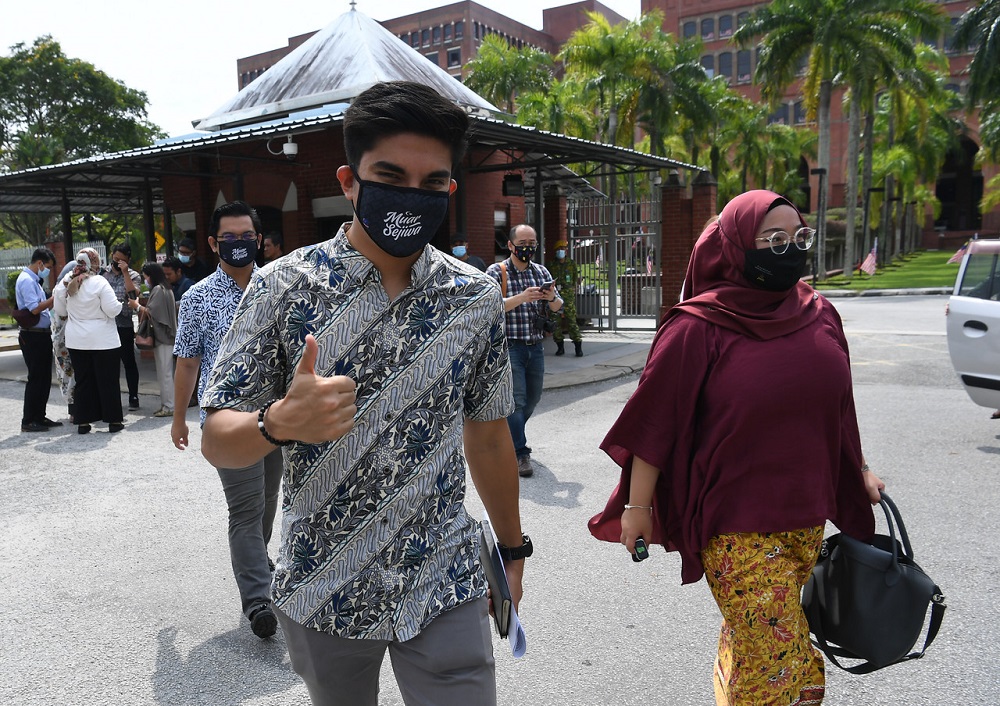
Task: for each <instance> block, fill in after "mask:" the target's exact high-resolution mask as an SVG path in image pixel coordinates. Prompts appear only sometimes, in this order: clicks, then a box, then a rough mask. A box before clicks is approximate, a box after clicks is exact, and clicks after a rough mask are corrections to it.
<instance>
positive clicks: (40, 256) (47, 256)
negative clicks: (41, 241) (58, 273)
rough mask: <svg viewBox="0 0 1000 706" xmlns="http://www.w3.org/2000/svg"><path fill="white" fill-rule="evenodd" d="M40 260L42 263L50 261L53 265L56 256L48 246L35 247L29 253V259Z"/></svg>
mask: <svg viewBox="0 0 1000 706" xmlns="http://www.w3.org/2000/svg"><path fill="white" fill-rule="evenodd" d="M39 260H41V261H42V262H44V263H49V262H51V263H52V264H53V265H54V264H56V256H55V253H53V252H52V251H51V250H49V249H48V248H35V252H33V253H31V261H32V262H38V261H39Z"/></svg>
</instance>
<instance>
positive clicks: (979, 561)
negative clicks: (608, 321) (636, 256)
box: [0, 297, 1000, 706]
mask: <svg viewBox="0 0 1000 706" xmlns="http://www.w3.org/2000/svg"><path fill="white" fill-rule="evenodd" d="M945 301H946V299H945V298H944V297H890V298H882V299H874V298H872V299H869V298H865V299H852V300H840V301H837V302H835V303H836V305H837V307H838V309H839V310H840V311H841V312H842V315H843V318H844V322H845V327H846V328H847V331H848V337H849V341H850V343H851V347H852V357H853V364H854V371H855V396H856V399H857V405H858V410H859V415H860V419H861V427H862V438H863V440H864V444H865V451H866V454H867V457H868V459H869V461H870V462H871V464H872V466H873V467H874V468H875V469H876V470H877V472H878V473H879V474H880V475H881V476H882V477H883V479H885V481H886V482H887V483H888V486H889V491H890V493H891V494H892V496H893V498H894V499H895V500H896V502H897V504H898V505H899V507H900V509H901V511H902V513H903V516H904V518H905V520H906V523H907V528H908V530H909V533H910V537H911V539H912V542H913V546H914V551H915V554H916V559H917V561H918V562H920V563H921V565H922V566H923V567H924V568H925V569H926V570H927V572H928V573H929V574H930V575H931V576H932V577H933V578H934V579H935V580H936V581H937V582H938V583H939V584H940V585H941V587H942V588H943V590H944V592H945V593H946V595H947V599H948V605H949V608H948V611H947V615H946V617H945V622H944V626H943V628H942V631H941V634H940V635H939V637H938V639H937V641H936V642H935V644H934V645H933V647H932V648H931V649H930V651H929V652H928V654H927V656H926V657H925V658H924V659H923V660H920V661H917V662H911V663H908V664H904V665H897V666H894V667H890V668H888V669H885V670H882V671H880V672H877V673H875V674H873V675H869V676H866V677H854V676H851V675H849V674H847V673H845V672H841V671H839V670H837V669H836V668H835V667H832V666H830V667H828V676H827V686H828V697H827V703H830V704H837V705H838V706H840V705H855V704H856V705H871V704H887V705H888V704H908V705H911V706H923V705H926V706H938V705H941V706H943V705H951V704H963V705H973V704H975V705H983V706H986V705H990V706H994V705H995V704H997V703H998V700H1000V699H998V697H997V693H998V687H1000V641H998V640H997V637H996V635H997V626H998V625H1000V600H998V598H1000V595H998V593H1000V590H998V588H997V586H998V584H1000V581H998V570H997V568H996V567H997V565H998V561H997V547H996V543H995V542H994V541H993V540H994V538H996V537H997V536H998V535H1000V519H998V513H997V511H996V506H997V501H998V499H1000V482H998V473H997V462H998V456H997V455H998V454H1000V421H992V420H990V419H989V412H990V410H986V409H983V408H979V407H976V406H975V405H973V404H972V403H971V402H970V401H969V400H968V398H967V397H966V396H965V393H964V392H963V391H962V389H961V386H960V385H959V384H958V383H957V381H956V380H955V378H954V375H953V373H952V372H951V369H950V365H949V363H948V358H947V347H946V342H945V338H944V335H943V331H944V319H943V310H944V303H945ZM635 382H636V378H635V377H632V378H626V379H624V380H619V381H614V382H605V383H598V384H593V385H588V386H584V387H577V388H570V389H564V390H558V391H550V392H547V393H546V395H545V397H544V398H543V400H542V403H541V405H540V406H539V408H538V411H537V412H536V415H535V417H534V418H533V419H532V420H531V422H530V423H529V427H528V432H529V442H530V443H531V444H532V446H533V448H534V456H535V459H536V461H537V462H538V470H537V472H536V474H535V476H534V477H533V478H531V479H527V480H524V481H523V482H522V515H523V518H524V526H525V529H526V531H527V532H529V533H530V534H531V536H532V538H533V539H534V542H535V544H536V547H537V548H536V552H535V556H534V557H532V558H531V559H530V560H529V562H528V567H527V575H526V581H525V583H526V594H525V599H524V602H523V603H522V618H523V622H524V625H525V627H526V629H527V632H528V654H527V656H526V657H524V658H523V659H520V660H514V659H513V658H512V657H511V656H510V653H509V650H507V645H506V643H504V642H500V641H499V640H497V641H495V643H494V645H495V649H496V653H497V673H498V692H499V701H500V703H502V704H531V705H532V706H564V705H577V704H580V705H589V704H593V705H595V706H597V705H604V704H623V705H625V704H628V705H636V706H638V705H640V704H664V705H671V706H673V705H682V704H683V705H687V704H693V705H694V704H697V705H706V706H707V705H708V704H711V703H713V698H712V690H711V661H712V656H713V654H714V650H715V642H716V638H717V632H718V623H719V617H718V611H717V609H716V608H715V606H714V604H713V603H712V601H711V598H710V596H709V592H708V589H707V587H706V586H705V584H704V582H700V583H698V584H695V585H691V586H684V587H682V586H681V585H680V579H679V561H678V560H677V558H676V557H675V556H672V555H667V554H664V553H663V552H662V551H660V550H659V548H657V547H654V548H653V549H652V552H651V553H652V557H651V559H650V560H648V561H646V562H643V563H642V564H634V563H633V562H632V561H631V560H630V559H629V557H628V555H627V554H626V553H625V551H624V549H622V548H621V547H620V546H617V545H611V544H604V543H600V542H597V541H595V540H593V539H592V538H591V537H590V535H589V534H588V532H587V529H586V521H587V519H588V518H589V517H590V516H591V515H592V514H593V513H594V512H596V511H597V510H598V509H600V508H601V507H602V506H603V504H604V502H605V500H606V499H607V496H608V494H609V492H610V491H611V489H612V487H613V486H614V484H615V482H616V480H617V473H616V469H615V467H614V466H613V464H612V463H611V462H610V461H609V460H608V459H607V458H606V457H604V456H603V454H601V453H600V452H599V451H598V449H597V444H598V442H599V441H600V439H601V438H602V436H603V434H604V432H605V431H606V430H607V429H608V427H609V426H610V424H611V423H612V421H613V420H614V418H615V416H616V414H617V413H618V411H619V410H620V409H621V407H622V405H623V404H624V402H625V400H626V399H627V398H628V396H629V394H630V393H631V391H632V390H633V389H634V387H635ZM53 394H54V396H55V395H57V394H58V393H57V392H56V391H54V393H53ZM22 395H23V387H22V385H20V384H18V383H14V382H0V415H2V416H3V418H4V419H5V420H6V421H5V422H3V424H2V425H0V426H3V427H4V428H5V429H13V428H15V425H16V422H17V420H18V419H19V418H20V406H21V399H22ZM803 403H804V404H807V403H809V401H808V400H803ZM190 416H191V418H192V419H194V418H195V415H194V414H193V413H192V414H191V415H190ZM129 421H130V425H129V427H128V428H127V429H126V430H125V431H124V432H123V433H121V434H117V435H109V434H106V433H98V432H96V431H95V433H92V434H90V435H88V436H78V435H76V434H75V433H71V432H75V429H74V428H67V429H65V430H64V432H63V433H57V434H47V435H31V434H17V433H15V434H9V433H8V434H7V436H6V438H3V439H2V440H0V452H2V453H0V477H2V478H3V479H4V482H3V483H2V484H0V507H2V508H3V512H2V513H0V547H2V551H3V556H4V559H5V561H4V562H3V567H4V569H3V579H4V581H3V586H4V589H5V591H4V600H3V601H2V602H0V621H2V629H0V674H2V678H0V704H4V705H7V704H10V705H12V706H29V705H36V704H37V705H46V706H48V705H50V704H70V705H76V704H80V705H86V706H99V705H104V704H115V705H118V704H176V705H178V706H181V705H183V706H194V705H200V704H204V705H211V706H236V705H238V704H245V705H264V704H268V705H271V704H273V705H275V706H284V705H286V704H307V703H308V699H307V697H306V694H305V690H304V688H303V687H302V686H301V685H300V683H299V682H298V679H297V677H296V676H295V674H294V673H292V672H291V670H290V667H289V664H288V658H287V654H286V652H285V648H284V644H283V641H282V640H281V639H280V633H279V636H278V637H277V638H276V639H272V640H267V641H260V640H258V639H257V638H255V637H254V636H253V635H252V634H251V633H250V631H249V629H248V627H247V624H246V621H245V619H244V618H243V617H242V615H241V613H240V610H239V603H238V598H237V595H236V590H235V586H234V583H233V578H232V575H231V571H230V567H229V558H228V551H227V547H226V541H225V525H226V513H225V503H224V500H223V496H222V491H221V489H220V487H219V482H218V480H217V477H216V475H215V473H214V471H213V470H212V468H211V467H210V466H208V464H207V463H206V462H205V461H204V460H203V459H202V458H201V457H200V455H199V454H198V453H197V451H192V450H189V451H186V452H184V453H181V452H179V451H177V450H175V449H174V448H173V446H172V445H171V444H170V441H169V433H168V429H169V420H165V419H155V418H152V417H141V418H140V417H137V416H134V415H131V416H130V419H129ZM193 426H195V427H196V426H197V425H196V423H195V424H194V425H193ZM193 437H194V442H195V447H197V442H198V432H197V431H194V433H193ZM471 495H472V496H473V497H472V498H471V500H470V503H469V505H470V509H471V511H472V512H473V513H475V514H476V515H477V516H478V515H479V514H480V506H479V504H478V500H477V499H476V498H475V496H474V493H471ZM276 541H277V540H275V542H276ZM386 663H387V664H386V667H385V670H384V672H383V680H382V684H383V698H382V703H383V704H385V705H386V706H396V705H398V704H401V700H400V698H399V694H398V690H397V689H396V687H395V685H394V683H393V680H392V675H391V672H390V671H389V668H388V660H386Z"/></svg>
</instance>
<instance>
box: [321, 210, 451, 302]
mask: <svg viewBox="0 0 1000 706" xmlns="http://www.w3.org/2000/svg"><path fill="white" fill-rule="evenodd" d="M350 224H351V222H350V221H348V222H347V223H344V224H343V225H342V226H340V230H339V231H338V232H337V235H335V236H334V238H333V240H332V241H331V248H330V250H331V252H330V255H331V256H333V257H336V258H338V259H339V260H340V261H341V262H342V263H343V265H344V269H345V270H346V271H347V274H348V276H349V277H350V278H351V279H352V280H354V281H356V282H363V281H364V280H365V278H367V277H369V276H370V275H371V271H372V270H373V269H375V265H373V264H372V261H371V260H369V259H368V258H367V257H365V256H364V255H362V254H361V253H360V252H358V251H357V250H355V249H354V246H353V245H351V241H350V240H348V239H347V228H348V227H349V226H350ZM440 260H441V256H440V254H439V253H438V250H437V248H435V247H434V246H433V245H425V246H424V250H423V252H422V253H420V257H418V258H417V261H416V262H414V263H413V268H412V270H411V272H410V287H411V288H414V287H418V286H419V285H421V284H422V283H423V282H425V281H426V280H427V279H428V278H429V277H430V276H431V275H432V274H433V272H434V266H435V264H436V263H437V262H438V261H440Z"/></svg>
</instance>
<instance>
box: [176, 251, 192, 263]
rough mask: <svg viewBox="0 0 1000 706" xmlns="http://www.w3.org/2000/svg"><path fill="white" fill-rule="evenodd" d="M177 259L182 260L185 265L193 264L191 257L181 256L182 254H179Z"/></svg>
mask: <svg viewBox="0 0 1000 706" xmlns="http://www.w3.org/2000/svg"><path fill="white" fill-rule="evenodd" d="M177 259H178V260H180V261H181V262H183V263H184V264H185V265H186V264H187V263H189V262H191V256H190V255H181V254H180V253H177Z"/></svg>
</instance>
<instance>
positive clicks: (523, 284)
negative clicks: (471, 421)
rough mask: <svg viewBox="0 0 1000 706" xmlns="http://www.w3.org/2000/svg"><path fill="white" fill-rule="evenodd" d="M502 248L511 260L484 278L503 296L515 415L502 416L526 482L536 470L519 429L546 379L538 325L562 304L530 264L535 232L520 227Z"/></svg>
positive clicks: (540, 269)
mask: <svg viewBox="0 0 1000 706" xmlns="http://www.w3.org/2000/svg"><path fill="white" fill-rule="evenodd" d="M507 247H508V249H509V250H510V253H511V254H510V257H508V258H507V259H506V260H504V261H503V262H497V263H494V264H492V265H490V266H489V267H488V268H487V269H486V274H487V275H490V276H491V277H493V278H494V279H496V281H497V282H499V283H500V291H501V293H502V295H503V308H504V311H505V312H506V315H505V317H504V327H505V329H506V331H507V342H508V345H509V346H510V367H511V371H512V374H513V384H514V411H513V412H512V413H511V414H510V416H508V417H507V424H508V425H509V426H510V435H511V438H512V439H513V440H514V449H515V450H516V452H517V470H518V473H519V474H520V476H521V477H522V478H529V477H530V476H532V475H534V472H535V471H534V468H533V467H532V465H531V447H530V446H528V439H527V435H526V434H525V431H524V427H525V424H527V423H528V419H530V418H531V415H532V413H533V412H534V411H535V406H536V405H537V404H538V401H539V400H540V399H541V398H542V381H543V378H544V377H545V351H544V350H543V349H542V342H543V341H544V340H545V335H546V331H545V329H544V328H543V327H542V324H541V322H542V320H543V318H544V319H547V317H548V316H549V312H552V313H555V312H558V311H560V310H561V309H562V304H563V301H562V298H561V297H560V296H559V294H558V291H557V289H556V287H555V283H554V280H553V278H552V275H551V273H549V271H548V270H547V269H546V268H545V267H544V266H542V265H539V264H538V263H537V262H534V261H533V260H534V258H535V253H536V252H537V250H538V236H537V235H536V234H535V229H534V228H532V227H531V226H529V225H526V224H523V223H522V224H521V225H517V226H514V227H513V228H511V229H510V239H509V240H508V241H507ZM546 285H548V286H546Z"/></svg>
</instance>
